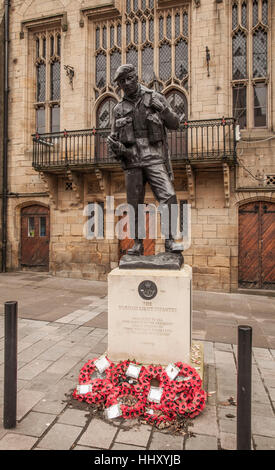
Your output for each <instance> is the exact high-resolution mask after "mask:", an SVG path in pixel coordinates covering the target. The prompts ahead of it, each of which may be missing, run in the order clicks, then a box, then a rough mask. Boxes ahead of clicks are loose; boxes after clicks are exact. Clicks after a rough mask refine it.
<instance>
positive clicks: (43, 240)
mask: <svg viewBox="0 0 275 470" xmlns="http://www.w3.org/2000/svg"><path fill="white" fill-rule="evenodd" d="M49 222H50V221H49V209H48V208H47V207H44V206H39V205H33V206H28V207H24V208H23V209H22V211H21V265H22V266H25V267H30V268H31V267H33V268H38V267H39V268H40V269H41V270H43V271H46V270H48V269H49V242H50V223H49Z"/></svg>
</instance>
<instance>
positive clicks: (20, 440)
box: [0, 433, 37, 450]
mask: <svg viewBox="0 0 275 470" xmlns="http://www.w3.org/2000/svg"><path fill="white" fill-rule="evenodd" d="M36 441H37V439H36V437H31V436H25V435H24V434H22V435H20V434H14V433H7V434H5V435H4V437H2V439H1V440H0V450H30V449H31V448H32V447H33V446H34V444H35V443H36Z"/></svg>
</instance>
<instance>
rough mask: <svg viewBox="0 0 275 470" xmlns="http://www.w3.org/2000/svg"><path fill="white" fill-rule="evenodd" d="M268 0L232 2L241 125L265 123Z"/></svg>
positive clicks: (235, 107) (235, 102) (236, 105)
mask: <svg viewBox="0 0 275 470" xmlns="http://www.w3.org/2000/svg"><path fill="white" fill-rule="evenodd" d="M268 8H269V3H268V0H233V2H232V85H233V115H234V117H236V118H237V119H238V121H239V124H240V127H241V128H245V127H266V126H267V124H268V119H267V100H268V73H269V71H268V33H269V25H268V21H269V13H268Z"/></svg>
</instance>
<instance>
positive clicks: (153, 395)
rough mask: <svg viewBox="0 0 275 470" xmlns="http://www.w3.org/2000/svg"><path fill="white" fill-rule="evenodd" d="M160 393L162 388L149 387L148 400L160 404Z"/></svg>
mask: <svg viewBox="0 0 275 470" xmlns="http://www.w3.org/2000/svg"><path fill="white" fill-rule="evenodd" d="M162 393H163V388H160V387H151V388H150V390H149V394H148V400H149V401H153V402H154V403H160V400H161V396H162Z"/></svg>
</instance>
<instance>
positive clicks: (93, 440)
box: [77, 418, 117, 449]
mask: <svg viewBox="0 0 275 470" xmlns="http://www.w3.org/2000/svg"><path fill="white" fill-rule="evenodd" d="M116 433H117V427H116V426H113V425H112V424H109V423H106V422H105V421H103V420H99V419H97V418H94V419H93V420H92V421H91V423H90V424H89V426H88V428H87V429H86V431H85V432H84V433H83V435H82V436H81V438H80V439H79V441H78V442H77V444H78V445H84V446H85V445H86V446H91V447H96V448H99V449H109V447H110V445H111V444H112V441H113V439H114V437H115V434H116Z"/></svg>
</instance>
